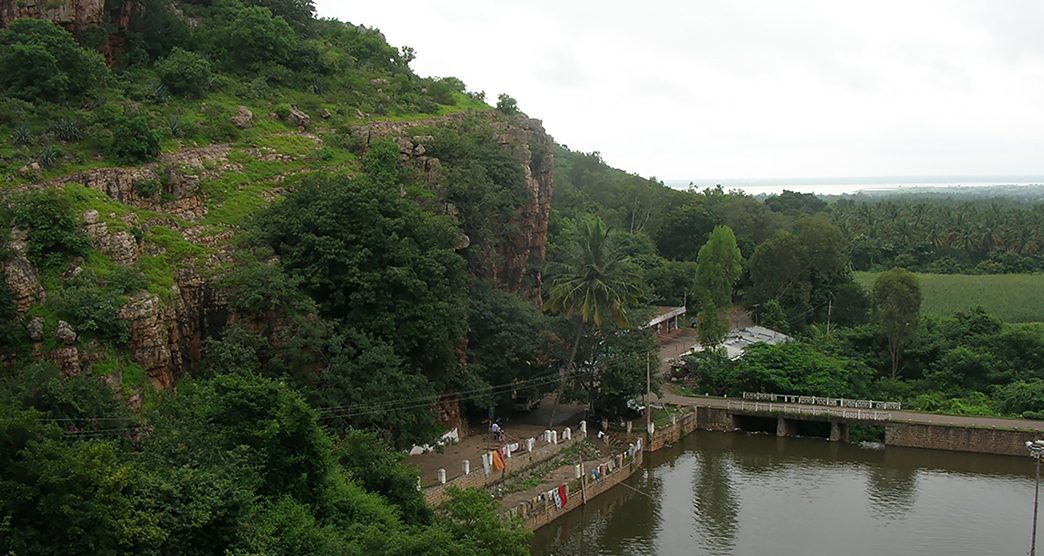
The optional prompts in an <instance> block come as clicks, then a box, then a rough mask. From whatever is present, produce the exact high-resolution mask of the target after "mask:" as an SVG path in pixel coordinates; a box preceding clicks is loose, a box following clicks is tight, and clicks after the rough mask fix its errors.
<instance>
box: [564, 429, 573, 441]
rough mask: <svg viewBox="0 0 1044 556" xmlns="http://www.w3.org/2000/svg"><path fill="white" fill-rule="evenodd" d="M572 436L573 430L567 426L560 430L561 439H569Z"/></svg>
mask: <svg viewBox="0 0 1044 556" xmlns="http://www.w3.org/2000/svg"><path fill="white" fill-rule="evenodd" d="M571 438H573V431H572V430H570V428H569V427H566V428H565V429H563V430H562V440H570V439H571Z"/></svg>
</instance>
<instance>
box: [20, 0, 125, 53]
mask: <svg viewBox="0 0 1044 556" xmlns="http://www.w3.org/2000/svg"><path fill="white" fill-rule="evenodd" d="M135 9H136V2H135V1H134V0H116V1H112V0H109V1H106V0H0V27H7V24H8V23H10V22H12V21H14V20H16V19H23V18H33V19H49V20H51V21H53V22H55V23H57V24H58V25H60V26H62V27H63V28H65V29H66V30H67V31H69V32H70V33H73V34H77V33H82V32H84V31H87V30H89V29H102V30H105V32H106V34H105V36H104V38H103V39H102V41H101V44H99V45H98V48H99V50H100V51H101V53H102V54H103V55H105V58H106V60H108V62H109V63H110V64H111V63H112V59H113V56H115V55H116V54H118V53H120V52H122V50H123V45H124V31H126V29H127V26H128V25H130V20H131V17H132V16H133V14H134V10H135Z"/></svg>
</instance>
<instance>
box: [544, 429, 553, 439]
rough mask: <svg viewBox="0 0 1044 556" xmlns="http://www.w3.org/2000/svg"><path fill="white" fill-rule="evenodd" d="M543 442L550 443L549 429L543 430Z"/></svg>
mask: <svg viewBox="0 0 1044 556" xmlns="http://www.w3.org/2000/svg"><path fill="white" fill-rule="evenodd" d="M544 442H551V429H544Z"/></svg>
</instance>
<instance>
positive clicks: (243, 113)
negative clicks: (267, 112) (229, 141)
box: [230, 106, 254, 129]
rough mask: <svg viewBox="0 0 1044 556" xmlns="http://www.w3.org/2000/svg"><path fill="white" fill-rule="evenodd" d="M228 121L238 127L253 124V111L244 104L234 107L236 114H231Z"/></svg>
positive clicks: (243, 127) (246, 126)
mask: <svg viewBox="0 0 1044 556" xmlns="http://www.w3.org/2000/svg"><path fill="white" fill-rule="evenodd" d="M230 121H231V122H232V125H234V126H236V127H238V128H239V129H246V128H248V127H251V126H253V125H254V113H253V112H251V111H250V109H249V108H247V107H246V106H240V107H239V108H237V109H236V115H235V116H232V118H230Z"/></svg>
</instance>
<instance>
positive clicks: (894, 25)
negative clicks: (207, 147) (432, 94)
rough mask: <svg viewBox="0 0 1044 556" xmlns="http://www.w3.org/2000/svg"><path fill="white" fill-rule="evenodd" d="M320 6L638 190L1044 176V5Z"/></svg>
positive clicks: (682, 0)
mask: <svg viewBox="0 0 1044 556" xmlns="http://www.w3.org/2000/svg"><path fill="white" fill-rule="evenodd" d="M316 7H317V9H318V13H319V15H320V16H322V17H335V18H337V19H341V20H344V21H351V22H352V23H361V24H365V25H367V26H371V27H377V28H379V29H380V30H381V31H382V32H384V34H385V36H387V38H388V40H389V41H390V42H391V43H392V44H393V45H396V46H402V45H408V46H412V47H413V48H415V49H416V51H417V59H416V60H415V61H414V62H413V65H412V66H413V68H414V69H415V70H416V71H417V72H418V73H420V74H421V75H432V76H449V75H452V76H456V77H459V78H460V79H462V80H463V81H464V82H465V83H466V84H467V85H468V88H469V89H470V90H484V91H485V92H486V95H487V99H493V100H494V101H495V99H496V96H497V94H499V93H502V92H507V93H508V94H510V95H512V96H513V97H515V98H516V99H517V100H518V104H519V107H520V108H521V109H522V110H523V111H525V112H526V113H528V114H529V115H530V116H532V117H535V118H540V119H542V120H543V121H544V126H545V127H546V128H547V130H548V131H549V132H550V133H551V134H552V135H553V136H554V137H555V139H556V140H557V141H558V142H559V143H563V144H566V145H568V146H569V147H570V148H572V149H574V150H583V151H600V152H601V153H602V156H603V157H604V158H605V160H606V161H607V162H609V163H610V164H612V165H613V166H616V167H619V168H622V169H625V170H628V171H631V172H635V173H638V174H641V175H643V176H656V177H659V178H660V179H690V178H693V179H694V178H709V177H722V178H725V177H733V178H737V177H755V178H757V177H763V178H768V177H778V178H787V177H830V176H895V175H902V176H918V175H1016V174H1038V175H1039V174H1044V31H1042V29H1044V1H1036V0H1026V1H1012V0H989V1H978V2H977V1H964V0H946V1H939V2H928V1H912V0H905V1H900V2H887V1H877V2H858V3H857V2H838V1H836V0H830V1H800V0H788V1H786V2H781V1H778V0H771V1H749V0H747V1H743V2H725V1H703V0H700V1H691V0H689V1H686V0H679V1H670V2H668V1H644V2H636V1H633V0H630V1H611V0H600V1H574V0H568V1H567V0H558V1H525V2H524V1H517V0H482V1H479V0H447V1H442V2H430V1H414V0H395V1H366V2H343V1H334V0H317V2H316Z"/></svg>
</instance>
